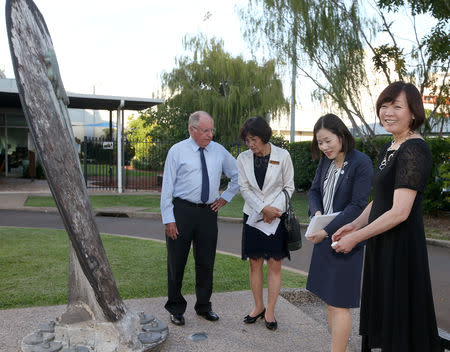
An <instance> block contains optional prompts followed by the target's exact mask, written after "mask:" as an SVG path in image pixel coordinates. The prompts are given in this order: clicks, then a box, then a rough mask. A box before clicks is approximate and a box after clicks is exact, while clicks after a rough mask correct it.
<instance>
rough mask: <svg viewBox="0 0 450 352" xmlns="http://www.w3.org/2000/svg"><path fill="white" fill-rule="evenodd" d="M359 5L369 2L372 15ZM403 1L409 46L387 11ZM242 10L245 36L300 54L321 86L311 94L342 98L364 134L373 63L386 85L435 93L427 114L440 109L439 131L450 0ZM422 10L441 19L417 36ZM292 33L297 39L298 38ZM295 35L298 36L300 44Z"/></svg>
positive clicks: (349, 1) (272, 3)
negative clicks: (378, 37)
mask: <svg viewBox="0 0 450 352" xmlns="http://www.w3.org/2000/svg"><path fill="white" fill-rule="evenodd" d="M362 6H364V7H368V8H370V12H371V14H372V15H371V17H370V18H369V17H367V14H366V11H365V9H363V8H362ZM400 9H401V10H402V11H403V12H404V13H406V15H407V16H408V17H409V20H410V21H409V22H411V39H412V41H413V44H412V45H411V46H410V47H405V46H404V45H403V46H402V45H400V43H399V38H398V36H397V35H396V33H395V32H394V30H393V29H392V28H393V23H395V21H396V20H397V18H393V19H392V20H390V19H388V15H389V13H393V12H398V11H399V10H400ZM240 13H241V18H242V20H243V23H244V26H245V37H246V38H247V39H248V42H249V43H250V44H251V45H252V46H253V47H261V46H267V47H269V48H271V50H270V52H271V53H273V52H275V57H277V58H278V59H279V60H280V61H281V62H283V61H293V62H296V64H297V68H298V70H299V72H300V73H301V74H302V75H303V76H306V77H309V78H310V79H311V80H312V81H313V83H314V84H315V86H316V87H317V89H316V91H315V92H314V94H313V96H314V98H316V99H319V100H321V101H330V100H331V102H332V103H333V105H337V106H338V107H339V108H340V109H341V110H342V111H344V112H345V114H346V116H347V117H348V118H349V120H350V121H351V123H352V125H353V127H354V129H355V130H356V132H357V133H358V134H359V135H360V136H361V137H363V139H366V140H367V139H369V140H370V138H367V137H371V136H373V130H372V129H371V127H370V125H369V124H368V123H366V120H367V116H364V111H365V107H364V106H361V102H362V101H364V100H363V99H362V98H363V97H372V95H371V91H372V90H373V88H374V87H373V85H374V79H373V78H372V79H371V80H370V81H369V80H368V78H367V77H368V73H369V72H370V75H372V72H373V71H375V72H376V71H378V72H379V75H378V76H377V77H376V79H377V80H379V81H380V84H381V85H383V84H388V83H390V82H392V81H395V80H399V79H401V80H405V81H410V82H412V83H414V84H416V85H417V86H418V87H419V89H420V90H421V92H422V93H428V94H429V95H431V96H432V98H433V100H434V108H433V110H432V111H431V113H430V116H433V115H434V114H436V113H440V116H443V118H442V120H441V131H442V128H443V126H444V123H445V119H447V120H448V109H449V107H450V105H448V103H447V102H448V96H449V91H450V85H449V83H448V81H449V78H448V73H449V67H450V59H449V57H450V52H449V51H450V49H449V48H450V39H449V38H450V36H449V18H450V6H449V2H448V1H442V0H372V1H361V0H249V5H248V8H247V9H242V10H241V12H240ZM424 13H426V14H428V15H430V16H431V17H433V18H435V19H436V20H437V24H436V25H435V26H434V27H433V28H432V29H431V30H430V31H429V32H428V33H427V34H425V35H424V36H423V37H421V38H420V37H419V35H418V32H419V31H418V28H420V27H423V24H422V22H421V21H420V19H418V18H417V16H416V15H417V14H424ZM403 16H404V15H403ZM397 17H398V16H397ZM295 21H297V24H295ZM294 29H296V31H294ZM378 33H385V34H387V36H386V37H385V38H384V39H383V40H384V42H382V43H381V44H375V42H376V41H375V38H376V35H377V34H378ZM294 36H296V38H298V40H296V41H293V40H292V39H291V38H292V37H294ZM292 43H297V45H296V48H295V49H296V50H295V51H294V50H293V48H292ZM377 45H378V46H377ZM294 54H296V56H294ZM368 59H369V60H368ZM370 59H371V60H370ZM372 98H373V97H372ZM445 116H447V117H445ZM430 120H432V119H428V121H430ZM435 120H436V119H435Z"/></svg>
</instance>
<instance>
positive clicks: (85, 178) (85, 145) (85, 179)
mask: <svg viewBox="0 0 450 352" xmlns="http://www.w3.org/2000/svg"><path fill="white" fill-rule="evenodd" d="M83 149H84V151H83V152H84V157H83V164H84V183H85V184H86V187H87V178H88V174H87V137H86V136H84V148H83Z"/></svg>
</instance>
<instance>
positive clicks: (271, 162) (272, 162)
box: [269, 160, 280, 165]
mask: <svg viewBox="0 0 450 352" xmlns="http://www.w3.org/2000/svg"><path fill="white" fill-rule="evenodd" d="M269 164H274V165H280V162H279V161H276V160H270V161H269Z"/></svg>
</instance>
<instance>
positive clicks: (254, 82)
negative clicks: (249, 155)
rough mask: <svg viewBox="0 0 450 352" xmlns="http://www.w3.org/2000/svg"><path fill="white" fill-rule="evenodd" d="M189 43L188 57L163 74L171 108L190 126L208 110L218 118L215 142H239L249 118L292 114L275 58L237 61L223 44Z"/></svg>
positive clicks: (199, 39)
mask: <svg viewBox="0 0 450 352" xmlns="http://www.w3.org/2000/svg"><path fill="white" fill-rule="evenodd" d="M183 45H184V48H185V50H186V51H187V54H186V55H185V56H182V57H179V58H177V61H176V67H175V68H174V69H173V70H172V71H171V72H168V73H164V74H163V75H162V83H163V88H168V89H169V92H170V97H169V99H168V100H167V101H166V104H167V105H169V106H170V107H171V109H178V111H179V112H180V116H179V118H181V119H185V120H184V122H185V123H184V126H187V114H186V112H193V111H195V110H204V111H207V112H208V113H210V114H211V116H212V117H213V118H214V120H215V128H216V130H217V136H215V137H214V138H215V139H216V140H219V141H221V142H234V141H236V140H237V138H238V134H239V129H240V127H241V125H242V123H243V121H245V119H247V118H248V117H250V116H253V115H261V116H267V114H269V113H270V114H271V116H274V117H276V116H278V115H279V114H280V112H282V111H287V110H288V102H287V101H286V99H285V98H284V96H283V87H282V83H281V80H280V79H279V77H278V74H277V73H276V71H275V62H274V61H273V60H271V61H267V62H265V63H264V64H262V65H259V64H258V63H257V62H256V61H254V60H245V59H244V58H243V57H241V56H237V57H232V56H231V55H230V54H229V53H227V52H225V50H224V47H223V42H222V41H221V40H217V39H214V38H213V39H210V40H208V39H206V38H205V37H203V36H197V37H192V38H185V40H184V42H183ZM178 124H179V121H178ZM186 130H187V127H186Z"/></svg>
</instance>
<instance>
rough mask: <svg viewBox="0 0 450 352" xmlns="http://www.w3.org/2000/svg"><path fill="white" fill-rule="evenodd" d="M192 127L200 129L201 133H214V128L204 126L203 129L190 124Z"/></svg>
mask: <svg viewBox="0 0 450 352" xmlns="http://www.w3.org/2000/svg"><path fill="white" fill-rule="evenodd" d="M192 128H194V129H196V130H197V131H200V132H202V133H210V132H211V133H212V134H214V133H216V129H215V128H204V129H201V128H198V127H196V126H192Z"/></svg>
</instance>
